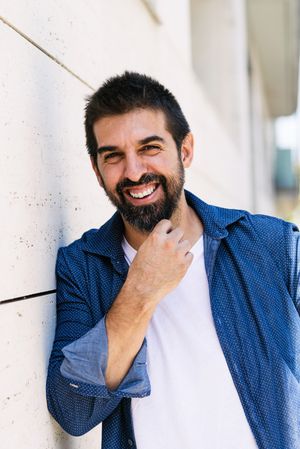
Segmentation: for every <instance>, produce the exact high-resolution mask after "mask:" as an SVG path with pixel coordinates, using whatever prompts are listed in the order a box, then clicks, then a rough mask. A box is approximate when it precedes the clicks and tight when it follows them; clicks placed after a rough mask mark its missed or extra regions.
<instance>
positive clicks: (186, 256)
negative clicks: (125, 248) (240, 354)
mask: <svg viewBox="0 0 300 449" xmlns="http://www.w3.org/2000/svg"><path fill="white" fill-rule="evenodd" d="M182 238H183V231H182V230H181V229H180V228H175V229H172V223H171V221H169V220H162V221H160V222H159V223H158V224H157V225H156V226H155V228H154V229H153V231H152V232H151V233H150V234H149V236H148V238H147V239H146V240H145V241H144V243H143V244H142V245H141V246H140V248H139V250H138V252H137V255H136V257H135V259H134V260H133V262H132V264H131V266H130V269H129V272H128V276H127V279H126V284H127V285H126V287H128V286H129V287H130V289H131V291H132V293H134V292H135V293H136V295H137V296H139V297H141V296H142V297H144V298H145V299H146V300H149V301H150V300H153V301H155V302H159V301H160V300H161V299H162V298H163V297H164V296H165V295H166V294H168V293H169V292H170V291H171V290H173V289H174V288H175V287H176V286H177V285H178V284H179V282H180V281H181V279H182V278H183V276H184V275H185V273H186V272H187V269H188V267H189V266H190V264H191V262H192V260H193V255H192V254H191V253H190V252H189V250H190V249H191V244H190V242H189V241H188V240H182Z"/></svg>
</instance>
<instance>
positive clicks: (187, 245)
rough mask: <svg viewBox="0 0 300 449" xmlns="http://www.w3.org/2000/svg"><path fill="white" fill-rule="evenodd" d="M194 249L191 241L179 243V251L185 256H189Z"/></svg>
mask: <svg viewBox="0 0 300 449" xmlns="http://www.w3.org/2000/svg"><path fill="white" fill-rule="evenodd" d="M192 247H193V245H192V244H191V242H190V241H189V240H181V241H180V242H179V243H178V249H179V251H182V252H183V253H184V254H187V253H188V252H189V251H190V250H191V248H192Z"/></svg>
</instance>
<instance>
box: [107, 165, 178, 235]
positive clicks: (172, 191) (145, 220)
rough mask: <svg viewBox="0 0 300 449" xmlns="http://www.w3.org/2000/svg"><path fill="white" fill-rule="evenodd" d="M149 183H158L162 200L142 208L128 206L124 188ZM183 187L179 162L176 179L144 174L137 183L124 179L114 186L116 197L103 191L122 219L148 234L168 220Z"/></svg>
mask: <svg viewBox="0 0 300 449" xmlns="http://www.w3.org/2000/svg"><path fill="white" fill-rule="evenodd" d="M150 182H155V183H159V184H160V185H161V186H162V189H163V191H164V198H163V199H161V200H158V201H156V202H154V203H152V204H147V205H144V206H134V205H132V204H130V203H129V202H128V201H127V199H126V197H125V195H124V193H123V189H124V188H125V187H133V186H138V185H143V184H148V183H150ZM183 185H184V168H183V165H182V162H181V160H179V167H178V174H177V177H176V178H175V177H170V178H169V179H167V178H166V177H165V176H163V175H156V174H154V173H145V174H144V175H143V176H141V178H140V179H139V181H137V182H133V181H130V179H124V180H123V181H121V182H119V183H118V184H117V186H116V191H117V194H118V197H119V199H118V197H117V196H116V195H113V194H112V193H111V192H108V191H107V190H106V188H105V185H104V183H103V186H104V190H105V192H106V194H107V196H108V198H109V199H110V201H111V202H112V204H113V205H114V206H115V207H116V208H117V209H118V211H119V212H120V214H121V215H122V217H123V219H124V220H125V221H127V222H128V223H129V224H130V225H131V226H133V227H134V228H136V229H138V230H139V231H141V232H144V233H149V232H151V231H152V229H153V228H154V226H155V225H156V224H157V223H158V222H159V221H161V220H163V219H168V220H169V219H170V218H171V216H172V215H173V213H174V211H175V210H176V208H177V206H178V202H179V199H180V196H181V193H182V189H183Z"/></svg>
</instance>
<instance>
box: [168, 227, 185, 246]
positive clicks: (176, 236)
mask: <svg viewBox="0 0 300 449" xmlns="http://www.w3.org/2000/svg"><path fill="white" fill-rule="evenodd" d="M183 235H184V232H183V230H182V229H181V228H175V229H172V231H171V232H169V234H168V238H170V239H172V240H175V241H176V242H178V243H179V242H180V241H181V239H182V237H183Z"/></svg>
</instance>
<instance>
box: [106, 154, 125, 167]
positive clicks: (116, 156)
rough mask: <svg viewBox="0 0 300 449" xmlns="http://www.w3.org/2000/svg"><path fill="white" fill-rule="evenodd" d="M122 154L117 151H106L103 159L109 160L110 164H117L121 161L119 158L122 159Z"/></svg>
mask: <svg viewBox="0 0 300 449" xmlns="http://www.w3.org/2000/svg"><path fill="white" fill-rule="evenodd" d="M121 157H122V154H121V153H117V152H113V153H106V154H105V155H104V156H103V160H104V162H107V163H109V164H115V163H117V162H119V160H120V159H121Z"/></svg>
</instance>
